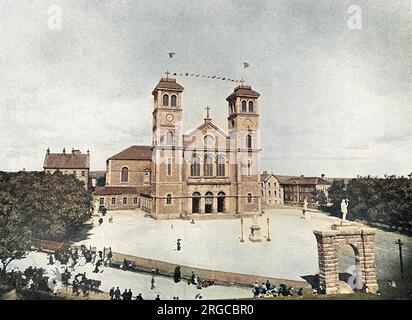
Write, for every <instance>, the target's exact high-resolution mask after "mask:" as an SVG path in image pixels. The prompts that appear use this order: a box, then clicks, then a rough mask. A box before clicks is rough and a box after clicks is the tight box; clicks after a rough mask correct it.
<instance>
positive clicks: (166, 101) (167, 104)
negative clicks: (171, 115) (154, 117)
mask: <svg viewBox="0 0 412 320" xmlns="http://www.w3.org/2000/svg"><path fill="white" fill-rule="evenodd" d="M163 106H164V107H168V106H169V96H168V95H167V94H164V95H163Z"/></svg>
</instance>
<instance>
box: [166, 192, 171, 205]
mask: <svg viewBox="0 0 412 320" xmlns="http://www.w3.org/2000/svg"><path fill="white" fill-rule="evenodd" d="M166 204H172V195H171V194H168V195H167V196H166Z"/></svg>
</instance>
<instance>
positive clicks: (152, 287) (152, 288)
mask: <svg viewBox="0 0 412 320" xmlns="http://www.w3.org/2000/svg"><path fill="white" fill-rule="evenodd" d="M154 288H155V277H154V275H152V281H151V287H150V289H151V290H154Z"/></svg>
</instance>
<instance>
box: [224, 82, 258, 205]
mask: <svg viewBox="0 0 412 320" xmlns="http://www.w3.org/2000/svg"><path fill="white" fill-rule="evenodd" d="M259 97H260V94H259V93H258V92H256V91H254V90H253V89H252V87H251V86H249V85H245V84H243V83H242V84H241V85H239V86H237V87H236V88H235V89H234V91H233V93H232V94H231V95H230V96H229V97H227V99H226V100H227V102H228V131H229V136H230V141H231V142H230V149H231V150H233V151H232V156H233V159H234V160H233V163H232V166H234V168H233V169H235V170H234V172H236V177H235V181H236V182H235V183H236V194H237V204H236V212H249V213H260V212H261V192H260V171H259V170H260V169H259V160H260V151H261V149H260V127H259V105H258V99H259Z"/></svg>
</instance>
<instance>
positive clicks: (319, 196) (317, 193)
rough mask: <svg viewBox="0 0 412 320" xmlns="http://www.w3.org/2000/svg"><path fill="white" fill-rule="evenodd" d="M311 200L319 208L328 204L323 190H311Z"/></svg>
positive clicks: (322, 208)
mask: <svg viewBox="0 0 412 320" xmlns="http://www.w3.org/2000/svg"><path fill="white" fill-rule="evenodd" d="M311 200H312V202H314V203H316V204H317V205H318V206H319V209H321V210H324V209H325V208H326V206H327V204H328V197H327V196H326V194H325V192H324V191H323V190H318V189H315V190H313V191H312V193H311Z"/></svg>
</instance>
